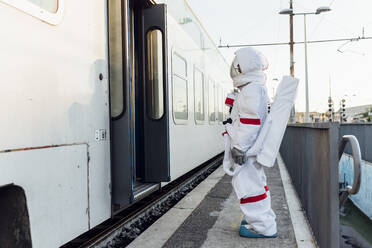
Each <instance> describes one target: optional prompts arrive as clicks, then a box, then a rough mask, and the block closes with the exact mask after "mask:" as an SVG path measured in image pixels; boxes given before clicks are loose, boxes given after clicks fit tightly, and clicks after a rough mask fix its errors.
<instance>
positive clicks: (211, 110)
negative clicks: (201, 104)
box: [208, 80, 216, 123]
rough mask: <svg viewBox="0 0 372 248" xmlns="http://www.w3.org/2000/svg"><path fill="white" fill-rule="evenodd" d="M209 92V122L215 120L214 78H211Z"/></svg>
mask: <svg viewBox="0 0 372 248" xmlns="http://www.w3.org/2000/svg"><path fill="white" fill-rule="evenodd" d="M208 86H209V94H208V102H209V104H208V106H209V123H214V121H215V116H216V114H215V111H216V110H215V86H214V82H213V81H212V80H209V83H208Z"/></svg>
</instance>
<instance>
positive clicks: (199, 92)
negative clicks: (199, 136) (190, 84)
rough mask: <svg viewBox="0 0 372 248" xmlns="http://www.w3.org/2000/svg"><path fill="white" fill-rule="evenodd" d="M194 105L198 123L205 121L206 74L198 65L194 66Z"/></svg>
mask: <svg viewBox="0 0 372 248" xmlns="http://www.w3.org/2000/svg"><path fill="white" fill-rule="evenodd" d="M194 107H195V121H196V123H200V122H203V121H204V120H205V111H204V75H203V72H201V71H200V70H199V69H197V68H196V67H194Z"/></svg>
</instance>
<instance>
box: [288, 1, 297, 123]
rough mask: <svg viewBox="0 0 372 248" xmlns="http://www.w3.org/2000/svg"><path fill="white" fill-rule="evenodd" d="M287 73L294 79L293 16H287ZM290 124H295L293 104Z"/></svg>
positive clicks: (290, 6)
mask: <svg viewBox="0 0 372 248" xmlns="http://www.w3.org/2000/svg"><path fill="white" fill-rule="evenodd" d="M289 8H290V9H293V0H290V1H289ZM289 54H290V56H289V71H290V73H291V76H292V77H294V59H293V56H294V51H293V15H289ZM290 122H291V123H295V122H296V110H295V105H294V104H293V107H292V109H291V117H290Z"/></svg>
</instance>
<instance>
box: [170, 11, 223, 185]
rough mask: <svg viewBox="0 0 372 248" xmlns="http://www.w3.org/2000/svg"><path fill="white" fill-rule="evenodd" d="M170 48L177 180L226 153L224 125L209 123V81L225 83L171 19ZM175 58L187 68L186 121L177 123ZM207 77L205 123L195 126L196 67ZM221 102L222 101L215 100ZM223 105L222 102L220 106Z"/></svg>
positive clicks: (172, 160) (172, 144) (174, 173)
mask: <svg viewBox="0 0 372 248" xmlns="http://www.w3.org/2000/svg"><path fill="white" fill-rule="evenodd" d="M168 47H169V49H170V51H169V58H168V61H169V73H168V77H169V80H168V81H169V103H170V104H169V108H170V111H169V129H170V131H169V133H170V173H171V179H172V180H175V179H177V178H178V177H180V176H182V175H183V174H185V173H187V172H188V171H190V170H192V169H194V168H195V167H197V166H198V165H201V164H202V163H204V162H206V161H208V160H209V159H211V158H212V157H214V156H216V155H218V154H220V153H221V152H222V151H223V148H224V145H223V138H222V135H221V134H222V132H223V130H224V127H223V125H222V123H221V122H218V121H215V122H213V123H210V122H209V116H208V82H209V81H210V80H212V81H216V82H218V83H220V84H222V82H223V79H224V78H225V77H223V73H224V72H223V71H222V72H221V71H218V70H217V67H216V66H215V65H214V64H213V61H210V59H209V58H208V54H207V53H206V52H204V51H202V50H201V49H200V47H199V46H197V45H196V44H195V42H194V41H193V40H192V39H191V38H190V36H189V35H188V34H187V33H186V32H185V31H184V30H183V29H182V28H181V26H180V25H179V23H178V22H177V21H176V20H175V19H174V18H173V17H172V16H170V15H169V16H168ZM175 54H176V55H175ZM174 56H179V57H181V58H183V59H185V61H186V67H187V105H188V106H187V112H188V117H187V121H177V120H175V115H174V109H173V108H174V104H176V103H175V100H174V99H173V98H174V93H175V92H174V90H175V89H174V86H175V85H174V82H173V80H174V75H173V74H174V70H175V68H173V67H172V66H174V63H175V62H174ZM195 67H197V68H198V69H200V70H201V71H202V72H203V74H204V115H205V120H204V121H202V122H199V123H198V124H197V123H196V120H195V111H194V109H195V108H194V103H195V101H194V97H195V94H194V93H195V92H194V90H195V89H194V68H195ZM216 100H217V101H222V97H221V99H219V98H218V99H216ZM221 104H222V103H221Z"/></svg>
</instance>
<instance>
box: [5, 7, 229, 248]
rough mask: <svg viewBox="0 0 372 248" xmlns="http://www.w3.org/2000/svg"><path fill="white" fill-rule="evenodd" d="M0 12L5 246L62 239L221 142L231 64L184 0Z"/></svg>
mask: <svg viewBox="0 0 372 248" xmlns="http://www.w3.org/2000/svg"><path fill="white" fill-rule="evenodd" d="M0 20H1V21H0V30H1V31H0V59H1V60H0V68H1V69H0V70H1V80H0V82H1V91H0V98H1V104H0V114H1V116H2V119H1V128H0V246H1V247H16V246H17V247H25V246H30V244H31V242H32V246H33V247H48V248H50V247H57V246H60V245H63V244H64V243H66V242H68V241H70V240H72V239H73V238H75V237H77V236H79V235H80V234H82V233H84V232H86V231H88V230H90V229H91V228H93V227H95V226H97V225H98V224H100V223H101V222H103V221H104V220H106V219H108V218H110V217H111V216H112V215H113V214H114V213H115V211H117V210H120V209H122V208H124V207H127V206H128V205H130V204H132V203H133V202H135V201H136V199H138V198H140V197H141V196H143V195H144V194H146V192H149V191H151V189H154V188H156V187H159V186H161V185H164V184H166V183H167V182H169V181H172V180H175V179H177V178H178V177H180V176H182V175H183V174H185V173H187V172H188V171H190V170H191V169H193V168H195V167H197V166H198V165H200V164H202V163H204V162H206V161H208V160H209V159H211V158H213V157H215V156H216V155H218V154H220V153H221V152H222V151H223V140H222V136H221V133H222V132H223V129H224V128H223V125H222V124H221V121H222V120H223V118H224V115H225V107H224V106H223V101H224V96H225V95H226V93H227V91H229V90H230V89H231V83H230V79H229V77H228V65H227V63H226V61H225V60H224V59H223V57H222V56H221V54H220V53H219V51H218V49H217V48H216V46H215V45H214V44H213V42H212V41H211V39H210V38H209V36H208V35H207V33H206V32H205V30H204V29H203V28H202V26H201V24H200V22H199V21H198V20H197V18H196V17H195V15H194V14H193V13H192V11H191V9H190V8H189V6H188V5H187V3H186V2H185V1H184V0H170V1H169V2H167V1H165V2H164V1H157V2H154V1H151V0H142V1H141V0H108V1H105V0H95V1H91V0H78V1H76V0H0ZM30 239H31V241H30Z"/></svg>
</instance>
